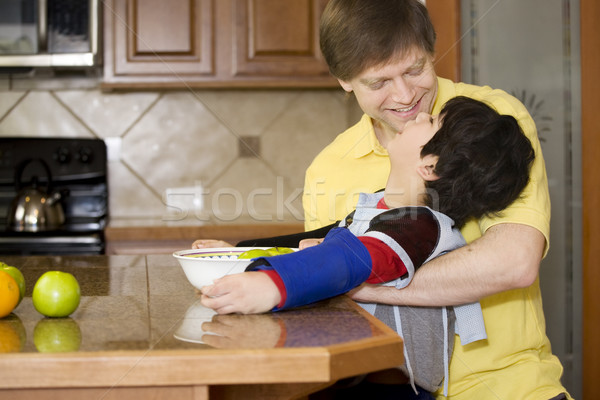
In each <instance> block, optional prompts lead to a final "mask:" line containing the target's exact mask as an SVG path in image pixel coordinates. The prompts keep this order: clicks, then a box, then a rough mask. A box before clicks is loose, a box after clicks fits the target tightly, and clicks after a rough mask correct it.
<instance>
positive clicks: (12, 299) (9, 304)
mask: <svg viewBox="0 0 600 400" xmlns="http://www.w3.org/2000/svg"><path fill="white" fill-rule="evenodd" d="M19 296H20V291H19V285H17V282H16V281H15V279H14V278H13V277H12V276H10V275H9V274H8V273H7V272H4V271H2V270H0V318H3V317H6V316H7V315H8V314H10V313H11V312H12V310H14V308H15V307H16V306H17V303H18V302H19Z"/></svg>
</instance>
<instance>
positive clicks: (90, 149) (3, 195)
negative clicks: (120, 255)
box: [0, 137, 109, 255]
mask: <svg viewBox="0 0 600 400" xmlns="http://www.w3.org/2000/svg"><path fill="white" fill-rule="evenodd" d="M43 218H47V219H46V220H44V219H43ZM108 218H109V213H108V180H107V164H106V145H105V143H104V141H103V140H100V139H79V138H25V137H20V138H0V254H20V255H33V254H103V253H104V249H105V238H104V229H105V227H106V225H107V223H108Z"/></svg>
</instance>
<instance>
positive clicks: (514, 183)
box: [421, 96, 535, 227]
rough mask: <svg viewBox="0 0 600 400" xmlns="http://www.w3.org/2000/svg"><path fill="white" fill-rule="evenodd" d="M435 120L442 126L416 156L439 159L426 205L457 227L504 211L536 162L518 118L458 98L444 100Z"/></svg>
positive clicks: (427, 184)
mask: <svg viewBox="0 0 600 400" xmlns="http://www.w3.org/2000/svg"><path fill="white" fill-rule="evenodd" d="M440 118H441V123H442V126H441V128H440V129H439V130H438V131H437V133H436V134H435V135H434V136H433V138H431V140H430V141H429V142H427V144H425V146H423V149H422V150H421V157H423V156H425V155H428V154H433V155H437V156H438V161H437V164H436V167H435V173H436V174H437V175H438V176H439V179H437V180H435V181H430V182H426V187H427V189H428V195H427V196H426V204H427V205H428V206H429V207H432V208H434V209H437V210H438V211H440V212H442V213H444V214H446V215H448V216H449V217H451V218H452V219H454V222H455V223H456V225H457V226H458V227H461V226H463V225H464V224H465V222H466V221H467V220H468V219H469V218H480V217H482V216H484V215H495V214H497V213H498V212H500V211H502V210H503V209H505V208H506V207H508V206H509V205H510V204H511V203H512V202H513V201H515V200H516V199H517V198H518V197H519V195H520V193H521V192H522V191H523V189H524V188H525V186H526V185H527V182H529V168H530V166H531V163H532V162H533V159H534V158H535V153H534V150H533V148H532V147H531V143H530V142H529V139H527V137H526V136H525V135H524V134H523V131H522V130H521V127H520V126H519V124H518V123H517V120H516V119H515V118H513V117H512V116H510V115H500V114H498V113H497V112H496V111H495V110H494V109H492V108H491V107H489V106H488V105H486V104H484V103H482V102H480V101H477V100H473V99H471V98H468V97H462V96H461V97H455V98H453V99H451V100H449V101H448V102H447V103H446V104H445V105H444V107H443V108H442V111H441V113H440Z"/></svg>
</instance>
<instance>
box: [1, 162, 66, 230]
mask: <svg viewBox="0 0 600 400" xmlns="http://www.w3.org/2000/svg"><path fill="white" fill-rule="evenodd" d="M34 162H38V163H40V164H41V165H42V166H43V168H44V171H45V173H46V178H47V183H46V184H45V185H41V184H40V183H39V178H38V177H37V176H33V177H32V178H31V181H30V182H29V184H28V186H25V185H24V184H23V183H22V182H21V180H22V177H23V171H25V168H26V167H27V166H29V165H30V164H32V163H34ZM15 185H16V189H17V196H16V197H15V198H14V199H13V201H12V204H11V208H10V211H9V213H8V229H11V230H13V231H17V232H39V231H50V230H56V229H60V228H61V227H62V225H63V224H64V223H65V213H64V210H63V207H62V204H61V199H62V197H63V194H62V193H60V192H54V193H52V192H51V186H52V176H51V173H50V168H49V167H48V164H46V162H45V161H44V160H42V159H38V158H34V159H29V160H25V161H24V162H22V163H21V164H20V165H19V167H18V168H17V170H16V172H15Z"/></svg>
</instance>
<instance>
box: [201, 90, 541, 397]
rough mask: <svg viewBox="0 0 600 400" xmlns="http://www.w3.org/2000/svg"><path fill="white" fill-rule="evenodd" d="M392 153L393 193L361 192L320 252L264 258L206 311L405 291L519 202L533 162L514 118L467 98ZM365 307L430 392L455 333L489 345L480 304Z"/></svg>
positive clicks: (210, 290) (209, 300)
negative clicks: (473, 221)
mask: <svg viewBox="0 0 600 400" xmlns="http://www.w3.org/2000/svg"><path fill="white" fill-rule="evenodd" d="M388 153H389V154H390V162H391V171H390V175H389V177H388V182H387V185H386V188H385V191H384V192H379V193H375V194H361V197H360V200H359V204H358V206H357V209H356V210H355V211H354V212H353V213H351V214H350V215H349V216H348V217H347V218H346V219H344V220H343V221H341V223H340V224H339V227H337V228H334V229H332V230H331V231H330V232H329V233H328V234H327V236H326V237H325V239H324V240H323V242H322V243H321V244H319V245H317V246H313V247H309V248H306V249H304V250H301V251H299V252H296V253H293V254H287V255H282V256H275V257H266V258H259V259H257V260H255V261H253V263H251V264H250V266H249V267H248V269H247V271H250V272H247V273H244V274H237V275H230V276H226V277H224V278H222V279H220V280H217V281H215V283H214V285H211V286H208V287H204V288H203V296H202V303H203V304H204V305H205V306H207V307H210V308H214V309H215V310H217V311H218V312H219V313H230V312H242V313H255V312H264V311H268V310H271V309H274V310H280V309H284V308H291V307H296V306H301V305H305V304H309V303H312V302H315V301H318V300H322V299H325V298H328V297H332V296H335V295H339V294H342V293H345V292H347V291H348V290H351V289H353V288H354V287H356V286H358V285H360V284H361V283H363V282H365V281H366V282H370V283H384V282H385V284H386V285H392V286H395V287H396V288H403V287H406V286H407V285H408V284H409V283H410V281H411V280H412V277H413V275H414V273H415V271H416V270H417V269H418V268H419V267H420V266H421V265H422V264H423V263H425V262H427V261H429V260H431V259H433V258H435V257H437V256H438V255H441V254H443V253H445V252H447V251H450V250H453V249H456V248H458V247H461V246H463V245H464V244H465V242H464V239H463V237H462V235H461V234H460V231H459V230H458V228H460V227H461V226H462V225H464V223H465V222H466V221H467V219H468V218H479V217H481V216H483V215H486V214H493V213H497V212H500V211H501V210H503V209H504V208H505V207H507V206H508V205H509V204H511V203H513V202H514V201H515V200H517V198H518V197H519V194H520V193H521V191H522V190H523V188H524V187H525V186H526V184H527V182H528V176H529V167H530V164H531V163H532V162H533V159H534V151H533V148H532V147H531V144H530V142H529V140H528V139H527V138H526V137H525V136H524V135H523V133H522V131H521V129H520V127H519V125H518V123H517V122H516V120H515V119H514V118H513V117H510V116H504V115H499V114H498V113H497V112H496V111H494V110H493V109H492V108H491V107H489V106H487V105H485V104H484V103H482V102H479V101H476V100H472V99H469V98H466V97H457V98H454V99H452V100H450V101H449V102H448V103H447V104H446V105H445V106H444V108H443V109H442V112H441V114H440V115H439V116H437V117H432V116H431V115H429V114H425V113H422V114H420V115H419V116H418V117H417V118H416V120H415V121H411V122H409V123H408V124H407V125H406V127H405V129H404V132H403V133H402V134H401V135H397V136H396V137H395V138H394V139H392V140H391V141H390V142H389V143H388ZM474 188H475V189H476V190H473V189H474ZM465 189H469V190H465ZM453 219H454V221H453ZM274 242H277V240H276V239H274ZM363 307H364V308H366V309H367V310H368V311H369V312H371V313H372V314H374V315H375V316H377V317H378V318H380V319H381V320H382V321H384V322H386V323H387V324H388V325H390V326H391V327H392V328H393V329H395V330H397V332H398V333H399V334H400V335H401V336H402V337H403V338H404V341H405V349H406V350H405V356H406V361H407V363H406V365H405V366H403V367H401V368H402V370H403V372H405V373H406V374H407V376H408V377H409V379H410V382H411V383H412V384H413V385H418V386H420V387H422V388H424V389H425V390H427V391H435V390H437V389H438V388H439V387H440V386H441V384H442V381H443V380H444V376H447V366H448V359H449V356H450V354H451V352H452V344H453V340H452V338H453V336H454V332H455V331H456V333H458V334H459V336H460V337H461V341H462V343H463V344H467V343H471V342H473V341H477V340H481V339H484V338H485V328H484V326H483V319H482V316H481V309H480V308H479V304H478V303H473V304H469V305H464V306H458V307H454V309H453V310H452V309H451V308H449V309H446V308H445V307H444V308H441V309H440V308H410V307H401V306H384V305H375V304H365V305H363ZM455 315H456V322H457V324H456V326H455V325H454V320H455ZM413 332H414V333H417V334H416V335H415V334H413ZM446 382H447V379H446ZM413 387H415V386H413Z"/></svg>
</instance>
